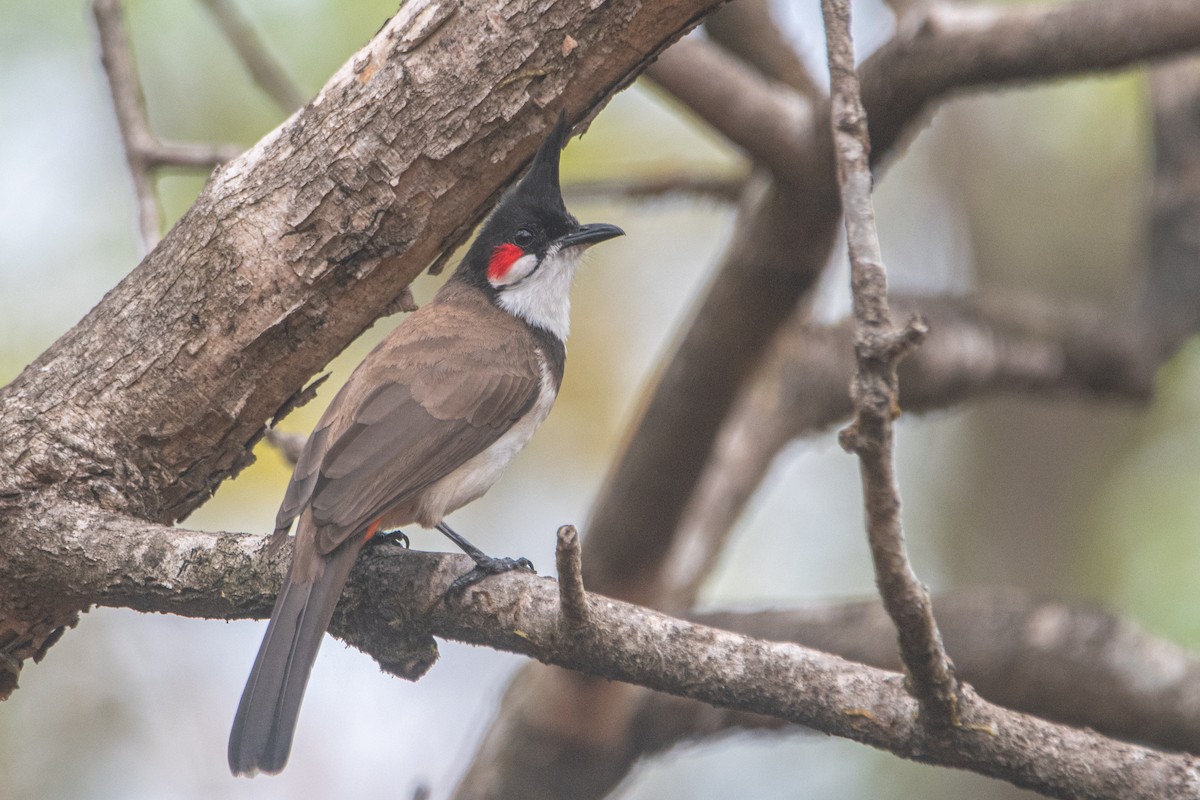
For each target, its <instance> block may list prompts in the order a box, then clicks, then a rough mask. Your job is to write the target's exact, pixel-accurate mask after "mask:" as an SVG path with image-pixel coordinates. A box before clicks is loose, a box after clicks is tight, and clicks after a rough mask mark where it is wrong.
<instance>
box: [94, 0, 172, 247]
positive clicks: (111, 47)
mask: <svg viewBox="0 0 1200 800" xmlns="http://www.w3.org/2000/svg"><path fill="white" fill-rule="evenodd" d="M92 13H93V14H94V15H95V17H96V27H97V29H98V31H99V34H100V61H101V63H102V64H103V65H104V73H105V75H107V76H108V88H109V90H110V91H111V92H112V99H113V110H115V111H116V114H117V125H118V126H119V127H120V130H121V142H122V144H124V146H125V160H126V162H127V163H128V164H129V174H130V176H131V177H132V178H133V188H134V191H135V192H136V193H137V203H138V230H139V231H140V232H141V236H142V246H143V247H144V249H145V251H146V252H150V251H151V250H153V249H154V245H156V244H158V238H159V232H160V231H161V230H162V214H161V212H160V211H159V208H158V199H157V198H156V197H155V196H154V178H153V176H152V175H151V174H150V171H151V169H152V167H151V165H150V163H149V160H148V159H147V158H146V152H147V151H148V150H149V149H150V148H152V147H153V146H154V145H155V141H154V136H153V134H151V133H150V125H149V122H147V120H146V99H145V97H143V96H142V87H141V84H140V83H139V82H138V77H137V70H136V68H135V66H134V63H133V49H132V48H131V47H130V44H129V35H128V33H127V32H126V30H125V21H124V18H123V13H122V9H121V2H120V0H93V2H92Z"/></svg>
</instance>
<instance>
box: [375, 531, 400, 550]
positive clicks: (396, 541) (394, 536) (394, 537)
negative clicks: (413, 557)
mask: <svg viewBox="0 0 1200 800" xmlns="http://www.w3.org/2000/svg"><path fill="white" fill-rule="evenodd" d="M367 544H369V545H372V546H374V545H379V544H390V545H393V546H395V547H403V548H404V549H405V550H407V549H409V545H410V544H411V542H409V540H408V534H406V533H405V532H404V531H379V532H378V533H376V534H375V535H374V536H372V537H371V539H370V540H369V541H368V542H367Z"/></svg>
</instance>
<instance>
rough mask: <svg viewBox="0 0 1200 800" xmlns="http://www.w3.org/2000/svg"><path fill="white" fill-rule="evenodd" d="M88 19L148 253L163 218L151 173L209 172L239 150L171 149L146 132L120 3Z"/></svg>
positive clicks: (97, 3) (103, 1)
mask: <svg viewBox="0 0 1200 800" xmlns="http://www.w3.org/2000/svg"><path fill="white" fill-rule="evenodd" d="M92 13H93V15H94V16H95V18H96V29H97V31H98V32H99V34H100V61H101V63H102V64H103V65H104V74H105V75H107V76H108V87H109V90H110V91H111V92H112V100H113V110H114V111H116V115H117V125H118V127H119V128H120V131H121V143H122V144H123V145H124V146H125V160H126V162H127V163H128V164H129V174H130V177H132V178H133V188H134V192H135V195H136V197H137V205H138V229H139V231H140V233H141V237H142V247H143V248H144V250H145V252H149V251H150V250H152V249H153V248H154V246H155V245H156V244H158V239H159V235H160V232H161V230H162V214H161V213H160V211H159V208H158V199H157V197H156V195H155V191H154V176H153V174H152V173H153V171H154V170H155V169H156V168H158V167H163V166H177V167H195V168H200V169H211V168H213V167H215V166H218V165H219V164H222V163H224V162H226V161H230V160H232V159H234V158H236V157H237V156H238V154H239V153H240V152H241V148H238V147H234V146H231V145H200V144H174V143H167V142H161V141H159V140H158V138H157V137H156V136H155V135H154V134H153V133H151V131H150V122H149V120H148V119H147V118H146V99H145V98H144V97H143V96H142V87H141V82H140V81H139V80H138V77H137V68H136V66H135V64H134V60H133V48H132V47H131V46H130V44H129V35H128V33H127V32H126V30H125V22H124V19H123V13H122V10H121V0H93V2H92Z"/></svg>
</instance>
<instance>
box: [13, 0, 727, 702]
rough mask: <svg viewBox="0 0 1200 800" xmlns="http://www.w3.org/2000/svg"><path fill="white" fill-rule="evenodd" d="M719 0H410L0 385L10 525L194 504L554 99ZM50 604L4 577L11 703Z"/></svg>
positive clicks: (611, 69)
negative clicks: (43, 506) (549, 1)
mask: <svg viewBox="0 0 1200 800" xmlns="http://www.w3.org/2000/svg"><path fill="white" fill-rule="evenodd" d="M98 2H99V4H100V5H99V8H100V9H101V10H102V11H106V12H111V11H112V10H114V9H119V6H117V5H116V2H115V0H98ZM714 2H716V0H613V2H608V3H605V4H603V5H601V6H595V4H594V3H592V2H590V1H589V0H556V2H555V3H554V4H553V5H551V6H550V7H546V6H545V5H544V4H541V3H534V2H529V0H518V1H517V2H512V3H509V4H507V5H506V6H505V8H504V15H502V16H497V15H496V14H494V13H493V12H492V10H491V9H490V8H485V7H481V6H478V5H472V4H463V5H457V4H455V5H451V4H445V3H440V2H437V0H409V2H407V3H405V4H404V6H403V7H402V8H401V9H400V11H399V12H398V13H397V14H396V15H395V16H394V17H392V19H391V20H389V21H388V23H387V24H386V25H385V26H384V27H383V28H382V29H381V30H380V31H379V32H378V33H377V34H376V36H375V38H374V39H373V40H372V41H371V42H370V43H369V44H368V45H367V46H366V47H364V48H363V49H362V50H361V51H360V52H359V53H358V54H356V55H355V56H354V57H353V58H352V59H351V60H350V61H349V62H348V63H347V64H345V65H344V66H343V68H342V69H341V70H339V71H338V72H337V74H335V75H334V76H333V77H332V78H331V79H330V80H329V82H328V83H327V84H326V86H325V88H324V89H323V90H322V92H321V94H320V96H319V98H318V102H314V103H312V104H310V105H309V106H306V107H305V108H304V109H302V110H301V111H300V112H298V113H297V114H296V115H294V116H293V117H292V118H290V119H289V120H288V121H286V122H285V123H284V124H283V125H281V126H280V128H278V129H276V130H275V131H274V132H272V133H271V134H269V135H268V136H266V137H264V139H263V140H262V141H260V142H259V143H258V144H257V145H256V146H255V147H254V148H252V149H251V150H249V151H248V152H246V153H244V154H243V155H242V156H241V157H239V158H238V159H237V160H235V161H234V162H232V163H230V164H228V165H226V166H225V167H224V168H222V169H221V170H220V171H218V172H217V173H216V174H215V175H214V176H213V178H212V179H211V180H210V181H209V182H208V184H207V185H206V186H205V188H204V191H203V192H202V193H201V195H200V196H199V198H198V199H197V201H196V203H195V204H194V205H193V207H192V208H191V209H190V210H189V211H188V213H187V214H186V215H185V217H184V218H183V219H182V220H181V221H180V223H179V224H177V225H175V226H174V227H173V228H172V229H171V231H170V232H168V234H167V235H166V237H165V238H164V239H163V241H162V242H160V243H159V245H158V246H157V247H156V248H155V249H154V251H153V252H152V253H151V254H150V255H149V256H148V257H147V258H146V259H145V260H144V261H143V262H142V263H141V264H140V265H139V266H138V267H137V268H136V269H134V270H133V271H132V272H130V273H129V274H128V275H127V276H126V277H125V279H124V280H122V281H121V283H120V284H119V285H118V286H116V287H115V288H114V289H113V290H112V291H111V292H109V293H108V294H107V295H106V296H105V297H104V299H103V300H101V302H100V303H99V304H98V305H97V306H96V307H95V308H94V309H92V311H91V312H89V314H88V315H87V316H86V317H85V318H84V319H83V320H81V321H80V322H79V323H78V324H76V326H75V327H74V328H72V329H71V330H70V331H69V332H67V333H66V334H65V335H64V336H62V337H61V338H60V339H59V340H58V341H57V342H55V344H54V345H52V346H51V347H50V348H48V349H47V350H46V351H45V352H44V353H42V354H41V356H39V357H38V359H37V360H36V361H35V362H34V363H33V364H31V365H30V366H28V367H27V368H26V369H25V370H24V371H23V372H22V373H21V374H20V375H19V376H18V377H17V378H15V379H14V380H13V381H12V382H11V383H9V384H8V385H6V386H4V387H0V463H3V464H4V465H5V468H4V469H3V470H0V531H3V536H2V537H0V539H3V540H4V543H5V544H6V545H8V546H11V547H13V548H20V547H29V548H32V549H36V548H37V547H38V546H39V545H38V544H37V541H36V539H32V540H30V539H26V538H25V537H26V535H27V533H28V530H29V523H30V520H29V519H28V517H27V514H28V513H29V510H28V509H29V507H30V503H31V501H32V499H39V500H41V501H43V502H51V500H54V501H63V500H66V499H71V500H75V501H78V502H81V503H85V504H95V505H97V506H98V507H101V508H104V509H107V510H111V511H122V512H125V513H129V514H132V515H135V516H139V517H142V518H145V519H152V520H156V521H161V522H166V521H173V520H177V519H180V518H182V517H185V516H187V515H188V514H189V513H191V512H192V511H193V510H195V509H196V508H197V507H198V506H199V505H200V504H202V503H203V502H205V501H206V500H207V499H208V498H209V497H210V496H211V495H212V493H213V491H214V490H215V488H216V487H217V486H218V485H219V484H220V482H221V481H223V480H224V479H225V478H227V477H229V476H231V475H234V474H237V472H239V471H240V470H241V469H242V468H243V467H245V466H246V465H247V464H248V463H250V462H251V461H252V460H253V455H252V448H253V447H254V445H255V444H256V443H257V441H258V440H259V438H260V437H261V436H262V435H263V432H264V429H265V425H266V423H267V421H268V420H270V419H272V418H276V417H279V416H282V415H283V414H285V413H286V412H287V411H288V410H290V409H291V408H292V407H293V406H294V403H295V400H294V398H295V397H296V396H297V392H298V391H299V390H300V389H301V387H302V386H304V385H305V383H306V382H307V381H308V379H309V378H310V376H312V375H313V374H314V373H316V372H317V371H318V370H319V369H320V368H321V367H322V366H324V365H325V364H326V363H328V362H329V360H330V359H331V358H333V356H334V355H336V354H337V353H338V352H340V351H341V350H342V348H344V347H345V346H346V345H347V344H349V343H350V342H351V341H352V340H353V339H354V338H355V337H357V336H358V335H359V334H361V333H362V331H363V330H365V329H366V328H367V327H369V326H370V325H371V324H372V323H373V322H374V321H375V320H376V319H377V318H378V317H379V316H381V315H383V314H387V313H394V312H395V310H397V309H398V308H401V307H403V306H404V305H405V300H406V299H407V295H406V289H407V286H408V284H409V282H410V281H411V280H412V279H413V278H414V277H415V276H416V275H417V274H419V273H420V272H421V271H422V270H424V269H426V268H427V267H429V266H430V264H433V263H437V262H439V260H443V259H445V258H446V257H448V254H449V252H451V251H452V249H453V246H454V245H456V244H457V243H458V242H460V241H461V240H462V239H463V238H464V237H465V235H466V234H467V233H468V232H469V231H470V229H471V228H472V227H473V225H474V223H475V222H476V221H477V220H478V219H479V218H480V217H481V215H482V213H483V212H484V210H486V209H487V208H488V207H489V206H490V205H491V203H492V201H493V199H494V198H495V196H496V195H497V194H498V193H499V192H500V190H501V189H502V188H503V187H504V186H505V185H506V184H507V183H508V182H509V181H510V180H511V179H512V177H513V176H514V175H515V174H516V173H517V172H518V171H519V170H520V169H521V168H522V167H523V165H524V162H525V161H526V160H527V159H528V158H529V157H530V156H531V155H532V154H533V152H534V150H535V148H536V146H537V144H538V143H540V141H541V140H542V139H543V138H544V134H545V131H546V130H547V129H548V128H549V126H550V125H552V124H553V121H554V120H555V118H556V117H557V115H558V114H559V112H560V110H565V111H566V112H567V113H568V115H569V116H570V117H571V118H572V119H580V118H582V117H584V116H585V115H587V114H588V113H591V112H592V111H593V110H594V109H596V108H598V107H599V106H601V105H603V103H604V102H606V101H607V99H608V98H609V97H610V96H611V95H612V94H613V93H614V92H616V91H617V90H619V89H620V88H622V87H623V86H624V85H625V84H626V83H627V82H628V81H630V80H632V77H633V75H635V74H636V73H637V72H638V71H639V70H640V69H641V68H642V67H643V65H644V63H645V61H646V60H647V59H648V58H652V57H653V55H654V54H655V53H657V52H658V51H659V50H660V49H661V48H663V47H665V46H666V45H667V44H668V43H669V42H671V41H672V40H673V39H674V38H676V37H678V36H680V35H682V33H683V32H685V31H686V30H687V29H688V28H690V27H691V26H694V25H695V24H697V22H698V21H699V19H700V18H701V17H702V16H703V14H704V13H705V12H707V11H708V10H709V9H710V8H711V6H712V5H713V4H714ZM110 32H111V31H110ZM568 35H570V36H572V37H573V38H574V39H575V41H576V47H575V48H574V49H573V50H571V51H570V52H569V53H567V54H566V55H564V49H563V48H562V47H561V43H562V41H563V40H564V37H565V36H568ZM414 75H419V76H421V79H420V80H413V79H412V77H413V76H414ZM447 109H451V111H449V112H448V111H447ZM77 566H78V565H77ZM58 600H59V598H57V597H54V596H49V595H46V594H43V593H37V594H30V593H29V592H24V591H21V592H18V591H16V590H14V589H13V588H12V586H11V585H0V642H4V643H6V646H8V647H9V648H10V652H9V653H8V655H9V656H10V658H9V659H8V660H6V661H5V663H4V664H3V665H0V696H4V695H6V694H7V692H8V691H10V690H11V689H12V687H13V686H14V685H15V682H13V681H10V680H6V677H5V674H4V670H8V672H9V674H11V672H13V671H15V670H17V669H19V668H20V665H21V663H22V662H23V661H24V660H25V659H27V658H32V657H40V655H41V654H42V653H44V652H45V650H46V648H47V647H49V646H51V645H52V644H53V642H54V641H55V640H56V637H57V635H58V633H57V632H59V631H61V630H62V629H63V628H64V626H68V625H70V624H72V622H73V620H74V614H75V612H74V611H72V610H70V609H65V610H64V609H63V608H61V607H60V606H59V604H58Z"/></svg>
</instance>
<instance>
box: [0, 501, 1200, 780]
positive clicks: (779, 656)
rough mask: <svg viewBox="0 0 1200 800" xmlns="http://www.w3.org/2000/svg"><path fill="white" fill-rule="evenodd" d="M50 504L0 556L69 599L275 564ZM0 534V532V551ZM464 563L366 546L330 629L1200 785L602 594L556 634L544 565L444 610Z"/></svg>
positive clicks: (921, 743) (980, 765)
mask: <svg viewBox="0 0 1200 800" xmlns="http://www.w3.org/2000/svg"><path fill="white" fill-rule="evenodd" d="M46 510H47V511H48V512H49V513H48V514H46V515H41V516H38V517H36V518H33V519H34V522H33V524H32V525H31V526H30V529H29V530H28V532H27V533H28V536H29V537H30V538H32V539H35V540H36V541H38V542H39V543H40V547H39V548H28V549H24V550H21V549H18V548H12V549H11V553H9V552H5V554H4V555H5V556H6V558H4V559H0V565H3V568H4V569H5V570H6V573H7V574H8V575H11V576H13V577H14V578H15V577H16V576H18V575H31V574H33V575H38V578H39V581H41V583H39V586H40V587H42V588H44V587H46V586H50V587H54V588H55V589H56V590H57V591H58V592H59V596H60V598H61V601H62V602H63V604H64V605H72V604H79V603H83V604H86V603H87V602H89V601H91V600H95V601H98V602H100V603H101V604H104V605H119V606H130V607H133V608H138V609H151V608H153V609H155V610H163V611H171V612H174V613H179V614H183V615H189V616H214V615H220V616H222V617H226V618H235V617H241V616H260V615H263V614H265V613H267V610H268V608H269V607H270V605H271V597H272V594H271V593H272V591H273V590H274V588H275V586H276V585H277V584H278V582H279V580H280V578H281V576H282V572H283V569H284V565H283V564H282V563H280V562H279V561H272V560H270V559H267V558H264V557H263V556H262V554H263V553H264V552H265V550H266V548H267V544H268V540H269V537H267V536H244V535H235V534H219V533H201V532H194V531H179V530H174V529H169V528H164V527H161V526H156V525H152V524H149V523H146V522H142V521H140V520H135V519H132V518H127V517H119V516H115V515H111V514H105V513H103V512H98V511H96V510H94V508H92V507H91V506H75V507H71V506H55V507H53V508H48V509H46ZM8 538H9V539H11V538H25V537H24V536H22V537H8ZM7 544H8V539H5V540H0V546H6V545H7ZM67 552H75V553H85V554H87V558H86V559H84V560H83V564H84V565H85V569H83V570H80V569H79V565H78V564H76V563H73V562H75V561H78V560H79V559H72V558H64V557H63V554H64V553H67ZM9 555H12V558H11V559H10V558H8V556H9ZM468 563H469V562H468V559H467V558H466V557H465V556H460V555H439V554H431V553H415V552H410V551H401V552H394V551H393V550H392V549H391V548H378V549H376V550H374V551H372V552H370V553H367V554H365V555H364V556H363V558H362V559H361V563H360V564H359V565H358V566H357V567H356V569H355V572H354V574H353V575H352V576H351V581H350V584H349V585H348V587H347V591H346V594H345V595H344V597H343V599H342V603H341V604H340V605H339V609H338V613H337V615H336V617H335V620H334V626H333V629H334V631H335V632H336V633H337V634H338V635H339V636H342V637H344V638H346V639H347V640H349V641H351V642H352V643H353V644H355V646H357V647H360V648H362V649H365V650H367V651H368V652H370V653H371V654H372V655H374V656H375V657H376V658H377V659H378V660H379V661H380V662H381V663H382V664H383V665H384V666H385V668H387V669H393V668H394V665H395V660H396V658H397V652H396V646H397V645H396V641H397V631H401V632H403V633H404V634H405V636H407V637H408V640H410V641H411V642H417V641H421V640H426V641H427V639H428V637H429V636H430V635H431V634H432V635H438V636H444V637H448V638H453V639H457V640H460V641H464V642H469V643H473V644H481V645H486V646H490V647H496V648H500V649H504V650H509V651H512V652H516V653H521V654H525V655H528V656H532V657H535V658H538V659H540V660H543V661H545V662H547V663H553V664H557V665H560V666H564V667H567V668H570V669H574V670H582V671H585V672H586V673H588V674H590V675H595V676H599V677H602V678H607V679H610V680H612V679H615V680H622V681H630V682H634V683H637V684H639V685H642V686H647V687H650V688H653V689H657V690H660V691H666V692H669V693H672V694H677V695H680V696H687V697H691V698H694V699H697V700H701V701H703V702H706V703H712V704H714V705H718V706H721V707H726V708H732V709H737V710H740V711H745V712H752V713H760V714H761V713H765V714H770V715H772V716H776V717H778V718H780V719H784V720H787V721H789V722H793V723H797V724H801V725H805V726H807V727H810V728H813V729H815V730H819V731H822V732H825V733H829V734H832V735H835V736H840V737H844V738H849V739H852V740H854V741H858V742H862V743H865V744H870V745H872V746H874V747H879V748H883V749H886V750H889V751H890V752H893V753H895V754H897V755H900V756H903V757H906V758H920V760H922V761H925V762H927V763H933V764H942V765H947V766H956V767H961V768H964V769H970V770H973V771H977V772H981V773H982V774H986V775H991V776H994V777H998V778H1002V779H1004V780H1008V781H1011V782H1013V783H1016V784H1017V785H1021V786H1026V787H1028V788H1032V789H1035V790H1037V791H1041V792H1043V793H1046V794H1049V795H1051V796H1055V797H1065V798H1085V797H1086V798H1093V799H1095V798H1121V800H1131V799H1136V798H1155V799H1156V800H1157V798H1163V797H1183V796H1191V795H1192V794H1195V793H1196V792H1197V791H1200V759H1197V758H1194V757H1190V756H1183V755H1171V754H1166V753H1162V752H1158V751H1154V750H1150V749H1147V748H1145V747H1140V746H1135V745H1130V744H1124V743H1120V742H1116V741H1113V740H1111V739H1106V738H1105V737H1103V736H1100V735H1098V734H1096V733H1094V732H1092V731H1085V730H1077V729H1072V728H1066V727H1063V726H1061V725H1056V724H1053V723H1049V722H1045V721H1042V720H1039V719H1036V718H1033V717H1029V716H1025V715H1023V714H1019V713H1016V712H1013V711H1009V710H1007V709H1004V708H1000V707H998V706H994V705H991V704H989V703H987V702H985V701H983V700H980V699H978V698H976V697H974V696H973V693H972V692H971V691H970V690H969V689H965V690H964V696H965V698H966V699H967V701H968V702H966V703H964V717H963V720H962V722H963V724H962V725H961V726H959V727H955V728H952V729H949V730H947V731H945V732H944V735H942V736H938V737H930V736H928V735H927V731H926V730H925V729H924V728H923V727H922V726H921V725H920V724H919V723H918V722H917V721H916V710H917V709H916V705H915V703H914V702H913V700H912V699H911V698H910V697H909V695H908V693H907V692H906V690H905V688H904V685H903V681H902V680H901V679H900V677H899V676H897V675H895V674H894V673H889V672H884V671H881V670H878V669H874V668H870V667H866V666H862V665H858V664H854V663H851V662H848V661H844V660H842V659H840V658H837V657H835V656H831V655H827V654H824V653H820V652H818V651H815V650H807V649H805V648H802V647H799V646H797V645H794V644H788V643H778V642H767V641H763V640H761V639H754V638H750V637H747V636H744V635H740V634H735V633H730V632H725V631H721V630H717V629H714V628H708V627H704V626H701V625H696V624H694V623H690V622H685V621H683V620H678V619H672V618H670V617H667V616H664V615H662V614H658V613H655V612H653V611H649V610H647V609H642V608H638V607H635V606H630V605H626V604H624V603H619V602H616V601H611V600H600V599H599V598H597V599H598V600H599V602H594V603H593V604H592V605H591V608H590V617H589V623H588V625H587V626H585V627H584V628H583V629H581V630H580V631H579V632H578V633H577V634H576V635H573V636H563V635H562V634H561V628H560V626H559V624H558V623H559V592H558V588H557V585H556V583H555V582H554V581H553V580H550V579H547V578H538V577H536V576H529V575H523V574H516V573H509V574H506V575H503V576H498V577H495V578H491V579H489V580H488V581H487V582H486V583H485V584H483V585H480V586H477V587H473V588H472V589H470V590H468V591H467V592H466V593H465V595H464V596H463V597H462V598H461V600H460V601H459V602H456V603H454V604H451V605H452V606H453V607H448V606H447V605H446V604H444V603H441V602H439V601H440V597H441V593H442V592H443V591H444V589H445V588H446V587H447V586H448V585H449V584H450V582H451V581H452V580H453V579H454V577H455V576H456V575H457V574H460V573H461V572H462V570H463V569H465V568H466V567H467V566H468ZM18 582H19V579H18ZM85 597H86V598H87V599H86V600H85V599H83V598H85ZM76 607H77V608H78V607H80V606H76ZM389 612H390V613H389ZM1189 793H1190V794H1189Z"/></svg>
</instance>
